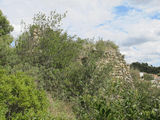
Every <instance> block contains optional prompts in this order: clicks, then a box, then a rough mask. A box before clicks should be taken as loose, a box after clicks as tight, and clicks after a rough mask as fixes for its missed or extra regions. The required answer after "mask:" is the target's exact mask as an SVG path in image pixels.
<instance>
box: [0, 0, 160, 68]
mask: <svg viewBox="0 0 160 120" xmlns="http://www.w3.org/2000/svg"><path fill="white" fill-rule="evenodd" d="M159 6H160V2H159V0H112V1H110V0H26V1H24V0H23V1H22V0H0V9H1V10H2V11H3V13H4V14H5V15H6V16H7V18H8V19H9V21H10V22H11V24H12V25H13V26H14V28H15V29H14V32H13V33H12V34H13V36H14V37H17V36H18V35H19V34H21V30H22V27H21V25H20V24H21V21H22V20H23V21H25V22H26V23H31V22H32V18H33V15H34V14H35V13H37V12H39V11H41V12H44V13H46V14H49V12H50V11H53V10H56V11H57V12H59V13H64V12H65V11H68V13H67V17H66V18H65V19H64V20H63V21H62V23H63V25H62V28H63V29H64V30H65V31H67V32H68V33H69V34H71V35H78V36H80V37H82V38H96V39H98V38H99V37H100V38H103V39H104V40H112V41H114V42H115V43H116V44H117V45H119V46H120V51H121V53H122V54H124V55H125V59H126V61H127V62H128V63H131V62H135V61H139V62H148V63H149V64H152V65H155V66H160V47H159V45H160V7H159Z"/></svg>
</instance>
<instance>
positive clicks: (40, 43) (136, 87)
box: [0, 12, 160, 120]
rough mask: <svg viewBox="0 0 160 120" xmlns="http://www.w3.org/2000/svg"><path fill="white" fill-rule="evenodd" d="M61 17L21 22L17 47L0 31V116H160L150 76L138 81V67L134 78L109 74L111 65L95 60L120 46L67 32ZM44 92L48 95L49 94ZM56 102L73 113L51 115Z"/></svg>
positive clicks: (112, 119)
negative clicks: (146, 79) (22, 29)
mask: <svg viewBox="0 0 160 120" xmlns="http://www.w3.org/2000/svg"><path fill="white" fill-rule="evenodd" d="M0 17H1V16H0ZM3 17H4V16H3ZM64 17H65V14H63V15H61V14H57V13H56V12H51V14H50V16H46V15H45V14H43V13H38V14H36V15H35V17H34V19H33V24H31V25H28V26H25V28H26V29H24V32H23V33H22V34H21V35H20V36H19V38H18V39H17V40H16V41H15V46H11V43H12V41H13V38H12V37H11V35H10V34H9V33H6V34H3V35H1V36H0V42H1V43H3V44H0V49H1V51H0V58H1V59H0V61H1V62H0V64H1V66H2V67H3V68H0V71H1V72H0V83H1V84H0V105H1V106H0V108H1V109H0V117H1V118H2V119H7V120H8V119H17V120H21V119H24V120H27V119H46V120H48V119H57V120H61V119H66V120H67V119H78V120H137V119H139V120H158V119H160V96H159V94H160V91H159V89H158V88H153V87H151V84H150V83H149V82H148V81H146V82H144V81H140V80H139V78H138V76H137V72H136V71H131V72H130V73H131V75H132V78H133V81H132V82H126V81H125V80H120V79H116V78H113V77H112V76H111V75H110V73H111V72H112V68H113V66H112V65H113V64H109V63H108V64H100V63H99V61H101V60H102V59H105V56H104V54H105V51H106V50H107V49H114V50H116V51H117V52H118V47H117V46H116V45H115V44H114V43H113V42H111V41H103V40H99V41H97V42H95V43H94V42H92V41H91V40H88V39H81V38H78V37H75V36H70V35H68V34H67V32H64V31H63V30H62V29H61V28H60V25H61V20H62V19H63V18H64ZM1 23H3V22H1ZM8 25H9V24H8ZM4 69H5V70H4ZM33 81H34V82H33ZM42 89H43V90H42ZM44 91H45V92H44ZM48 94H49V96H52V97H47V96H48ZM47 98H48V99H49V101H50V105H49V107H47V103H48V102H47ZM57 101H61V102H57ZM55 102H56V103H57V104H61V103H68V104H69V106H70V108H71V111H72V113H73V114H74V115H72V116H71V117H70V116H66V118H64V116H63V115H64V114H65V115H66V114H67V112H66V113H64V111H63V112H62V114H59V113H58V112H57V113H58V115H57V114H55V112H56V111H55V112H53V111H54V110H57V109H60V108H58V107H57V108H56V109H55V108H54V106H53V105H54V104H55ZM62 105H64V106H62ZM59 106H62V107H64V108H65V106H67V105H65V104H61V105H59ZM53 109H54V110H53ZM48 111H49V112H50V113H48ZM57 111H58V110H57ZM60 111H62V110H60ZM50 114H52V115H50ZM27 117H28V118H27Z"/></svg>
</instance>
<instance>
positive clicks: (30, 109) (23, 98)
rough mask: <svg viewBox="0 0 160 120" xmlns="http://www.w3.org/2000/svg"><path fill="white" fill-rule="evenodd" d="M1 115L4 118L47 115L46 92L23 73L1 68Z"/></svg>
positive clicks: (28, 117) (19, 119) (33, 117)
mask: <svg viewBox="0 0 160 120" xmlns="http://www.w3.org/2000/svg"><path fill="white" fill-rule="evenodd" d="M0 80H1V81H0V84H1V86H0V104H1V108H3V109H0V115H1V118H4V119H16V120H22V119H35V118H36V119H38V118H44V117H47V100H46V95H45V92H44V91H42V90H37V89H36V87H35V85H34V83H33V80H32V79H31V78H30V77H28V76H26V75H24V74H23V73H16V74H11V75H10V74H9V73H8V72H7V71H5V70H3V69H1V70H0Z"/></svg>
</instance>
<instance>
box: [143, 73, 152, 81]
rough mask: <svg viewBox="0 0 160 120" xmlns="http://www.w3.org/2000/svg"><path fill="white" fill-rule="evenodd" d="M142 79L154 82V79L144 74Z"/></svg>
mask: <svg viewBox="0 0 160 120" xmlns="http://www.w3.org/2000/svg"><path fill="white" fill-rule="evenodd" d="M143 78H144V80H154V77H153V75H151V74H144V76H143Z"/></svg>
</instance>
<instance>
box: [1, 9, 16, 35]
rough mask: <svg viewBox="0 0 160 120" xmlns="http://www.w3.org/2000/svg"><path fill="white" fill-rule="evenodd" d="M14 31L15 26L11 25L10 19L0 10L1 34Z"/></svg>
mask: <svg viewBox="0 0 160 120" xmlns="http://www.w3.org/2000/svg"><path fill="white" fill-rule="evenodd" d="M12 31H13V27H12V26H11V25H10V23H9V21H8V20H7V18H6V17H5V16H4V15H3V13H2V11H1V10H0V36H2V35H7V34H9V33H10V32H12Z"/></svg>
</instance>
